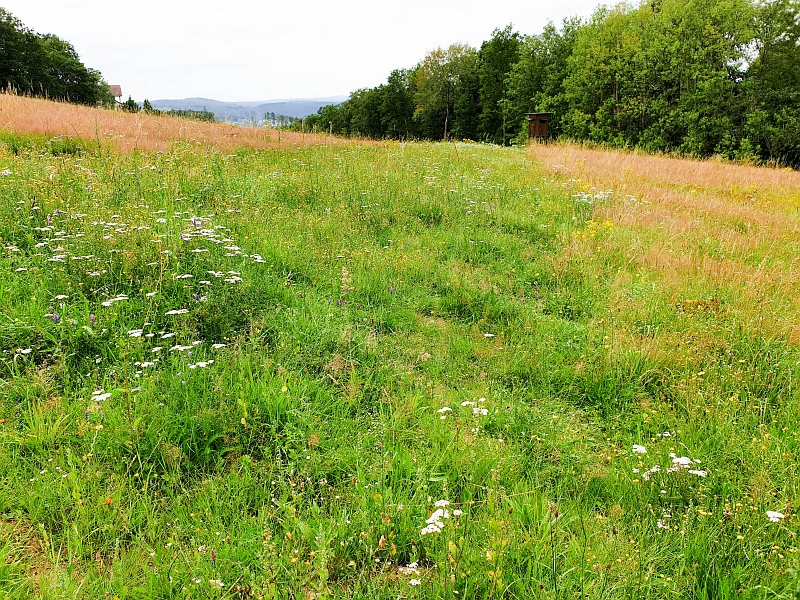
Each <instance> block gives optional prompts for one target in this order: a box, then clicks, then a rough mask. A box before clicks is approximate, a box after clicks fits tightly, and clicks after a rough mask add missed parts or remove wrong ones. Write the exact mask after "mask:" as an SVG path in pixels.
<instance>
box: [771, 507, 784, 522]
mask: <svg viewBox="0 0 800 600" xmlns="http://www.w3.org/2000/svg"><path fill="white" fill-rule="evenodd" d="M767 516H768V517H769V520H770V521H772V522H773V523H778V522H779V521H782V520H783V519H785V518H786V515H785V514H783V513H781V512H778V511H777V510H768V511H767Z"/></svg>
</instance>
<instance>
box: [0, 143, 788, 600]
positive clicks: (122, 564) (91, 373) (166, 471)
mask: <svg viewBox="0 0 800 600" xmlns="http://www.w3.org/2000/svg"><path fill="white" fill-rule="evenodd" d="M3 144H4V149H3V150H2V151H0V171H1V170H3V169H8V170H10V171H11V174H9V175H4V176H2V177H0V197H2V198H3V202H2V203H0V242H2V250H0V266H2V269H0V313H1V314H2V317H0V348H2V363H0V419H1V421H0V598H27V597H30V596H32V595H34V596H35V595H38V596H40V597H42V598H67V597H69V598H74V597H80V598H84V597H85V598H103V597H106V596H108V597H116V596H118V597H119V598H220V597H228V598H271V597H280V598H312V597H313V598H351V597H352V598H370V599H373V598H521V599H522V598H524V599H527V598H534V597H535V598H552V599H561V598H580V597H586V598H632V599H633V598H635V599H637V600H638V599H642V598H665V597H677V598H687V599H688V598H691V599H698V600H699V599H707V600H711V599H718V598H796V597H798V594H800V576H798V568H800V562H798V558H797V539H796V533H795V523H796V518H795V515H794V513H793V510H792V508H791V507H794V506H795V505H796V503H797V494H798V444H799V443H800V441H799V440H798V432H800V425H798V420H797V415H798V398H799V396H798V388H797V383H796V382H797V380H798V376H800V353H798V350H797V348H796V346H794V345H792V344H791V343H789V341H788V336H784V337H782V336H777V335H775V334H771V333H767V332H766V331H765V330H764V329H763V328H761V327H760V326H759V321H758V320H757V319H753V318H750V317H751V316H752V315H747V314H744V313H743V312H742V311H743V309H742V308H741V306H740V304H738V303H737V302H736V301H735V294H734V292H735V282H732V283H731V286H732V287H731V288H730V289H716V288H715V289H712V288H709V286H707V285H706V284H704V282H703V281H702V280H701V279H699V278H698V279H694V280H690V281H689V280H687V281H686V282H685V286H684V289H683V295H682V297H681V298H679V299H677V300H676V298H674V297H673V296H672V295H671V292H666V291H663V290H662V287H661V283H660V280H659V276H658V274H657V273H655V272H652V271H647V270H645V268H644V267H642V266H640V265H639V264H638V263H635V262H632V261H630V260H628V259H627V255H626V251H627V250H626V248H627V246H626V243H627V242H626V240H627V238H626V237H625V235H626V232H625V231H624V229H622V228H620V227H619V226H618V225H615V224H612V223H611V222H606V221H603V220H602V219H599V218H594V217H595V214H594V211H595V209H596V207H597V205H598V204H602V203H610V202H613V201H614V199H613V197H611V198H610V197H608V196H603V195H599V196H598V195H593V196H592V195H590V196H587V195H578V196H574V195H573V192H574V190H573V187H574V186H573V185H572V184H570V182H568V181H562V180H552V179H548V178H546V177H545V176H544V173H543V171H542V170H541V169H540V168H539V167H538V166H537V165H536V164H533V163H532V162H531V160H530V159H529V158H528V157H527V156H526V154H525V153H524V151H522V150H517V149H502V148H496V147H484V146H480V145H472V144H469V145H457V146H454V145H452V144H451V145H444V144H442V145H433V144H386V145H384V146H359V145H347V146H338V147H326V146H319V147H313V148H311V147H309V148H302V149H293V150H286V151H253V152H251V151H241V152H237V153H235V154H232V155H222V154H219V153H217V152H215V151H213V150H207V149H204V148H200V147H196V146H192V145H184V146H181V145H178V146H175V148H174V149H173V150H172V151H171V152H168V153H164V154H131V155H118V154H105V153H97V152H96V151H95V150H93V149H92V148H90V147H88V146H86V147H84V146H81V145H80V144H76V143H70V144H66V145H65V143H64V142H63V141H58V140H55V141H48V140H39V139H36V138H29V139H28V138H25V137H24V136H13V137H7V138H3ZM653 237H654V239H655V238H657V233H654V234H653ZM641 243H642V244H647V243H650V242H648V241H646V240H644V239H642V240H641ZM176 311H177V312H176ZM157 348H160V350H157ZM447 408H449V409H450V410H445V409H447ZM634 445H642V446H644V447H646V454H638V453H634V452H633V446H634ZM680 457H687V458H689V459H692V460H693V461H696V462H693V463H692V465H691V468H690V466H688V465H687V466H686V467H685V468H681V467H679V466H678V467H675V464H674V462H673V459H678V458H680ZM656 466H657V467H659V468H660V470H654V469H653V467H656ZM692 471H694V472H692ZM703 475H704V476H703ZM439 500H447V501H449V503H450V504H449V505H448V506H447V507H446V510H448V511H449V512H448V514H449V518H447V519H445V518H442V519H441V523H442V527H441V531H439V532H438V533H432V534H429V535H421V531H422V530H423V528H425V526H426V520H427V519H429V517H430V516H431V515H432V513H433V511H434V510H435V508H436V507H435V503H436V502H437V501H439ZM456 510H458V511H461V514H460V515H458V516H456V514H455V511H456ZM766 511H780V512H782V513H784V514H785V515H786V518H785V519H782V520H779V521H777V522H771V521H770V520H769V518H768V517H767V514H766ZM409 564H416V567H414V568H411V569H410V568H409V567H408V565H409ZM412 580H414V583H417V582H419V585H412ZM218 582H221V583H220V585H217V583H218Z"/></svg>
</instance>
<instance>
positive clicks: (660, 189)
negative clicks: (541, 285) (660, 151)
mask: <svg viewBox="0 0 800 600" xmlns="http://www.w3.org/2000/svg"><path fill="white" fill-rule="evenodd" d="M529 152H530V154H531V156H532V157H533V158H534V159H535V160H536V161H537V162H538V163H540V165H541V166H542V168H543V169H544V170H545V172H546V173H548V174H550V175H551V176H555V177H556V179H558V180H560V181H561V182H562V183H563V184H564V185H566V186H567V187H568V188H569V189H573V190H574V191H576V192H578V191H589V190H592V189H595V190H611V191H613V192H614V194H613V197H612V199H611V200H604V201H601V202H599V203H598V204H597V205H596V206H595V208H594V215H593V220H594V221H598V222H599V221H606V220H608V221H611V222H613V223H614V226H615V230H614V231H613V233H612V235H611V239H610V240H606V239H592V238H591V236H589V239H587V236H586V233H585V232H582V233H581V234H580V235H575V236H574V237H573V239H572V240H569V241H568V246H567V248H566V250H565V256H570V257H572V258H573V259H579V260H582V261H599V262H598V264H599V263H601V262H602V261H603V260H605V259H606V257H607V256H609V255H610V254H609V252H610V251H611V250H613V249H614V248H616V249H618V250H621V251H622V254H623V265H624V269H626V270H629V271H631V272H636V273H639V274H640V275H643V276H644V277H645V278H647V279H648V280H651V281H654V282H656V285H657V288H658V290H659V297H661V298H671V301H672V302H673V304H674V303H680V302H681V301H685V300H689V299H692V298H694V297H695V295H696V294H697V293H698V290H706V291H709V293H711V291H713V290H717V291H718V292H720V293H723V294H724V295H725V297H726V302H728V303H729V305H730V306H731V308H732V309H734V310H735V312H736V314H737V315H739V318H743V319H745V320H746V321H749V322H751V323H759V324H761V325H763V327H764V329H765V330H768V331H771V332H772V333H773V334H775V335H779V336H786V337H787V338H789V339H791V340H793V341H797V340H798V339H800V331H798V327H797V325H796V323H798V322H800V271H799V270H798V267H800V173H798V172H796V171H791V170H788V169H774V168H764V167H754V166H749V165H737V164H728V163H722V162H719V161H697V160H685V159H678V158H670V157H664V156H648V155H642V154H637V153H627V152H620V151H607V150H595V149H588V148H583V147H580V146H577V145H570V144H547V145H541V144H536V145H533V146H531V147H530V148H529ZM624 289H625V286H622V287H621V288H619V289H617V290H616V292H615V293H614V294H613V295H614V296H615V298H614V299H612V303H615V304H619V303H620V302H619V299H620V297H621V295H624V291H623V290H624ZM622 304H624V303H622ZM628 310H629V311H630V314H628V315H627V318H628V319H635V318H636V317H635V314H634V313H635V312H636V310H635V309H634V308H633V307H632V306H628ZM624 312H627V311H625V310H623V313H624Z"/></svg>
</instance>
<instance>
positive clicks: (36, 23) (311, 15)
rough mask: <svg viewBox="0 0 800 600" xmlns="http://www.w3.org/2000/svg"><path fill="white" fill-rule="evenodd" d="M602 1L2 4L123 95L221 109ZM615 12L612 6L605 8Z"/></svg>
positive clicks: (5, 0)
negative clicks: (219, 104)
mask: <svg viewBox="0 0 800 600" xmlns="http://www.w3.org/2000/svg"><path fill="white" fill-rule="evenodd" d="M601 3H603V0H558V1H555V2H554V1H552V0H549V1H542V0H405V1H399V0H339V1H338V2H337V1H332V0H292V1H288V0H284V1H281V2H275V1H270V0H263V1H259V0H223V1H215V2H211V1H208V0H194V1H191V2H190V1H188V0H131V1H126V0H0V6H2V7H3V8H5V9H6V10H8V11H9V12H11V13H12V14H14V15H15V16H16V17H17V18H19V19H20V20H21V21H22V22H23V23H24V24H25V25H27V26H28V27H29V28H31V29H33V30H34V31H36V32H38V33H53V34H56V35H58V36H59V37H61V38H63V39H65V40H67V41H69V42H71V43H72V45H73V46H74V47H75V49H76V50H77V51H78V54H80V56H81V60H83V62H84V63H85V64H86V65H87V66H88V67H92V68H94V69H97V70H99V71H100V72H101V73H102V74H103V76H104V77H105V79H106V80H107V81H108V83H113V84H120V85H121V86H122V91H123V94H124V95H125V98H127V97H128V95H129V94H130V95H131V96H132V97H133V98H134V100H138V101H142V100H143V99H145V98H148V99H150V100H157V99H165V98H188V97H195V96H197V97H204V98H213V99H216V100H225V101H237V100H238V101H246V100H253V101H254V100H269V99H278V98H317V97H325V96H337V95H346V94H349V93H350V92H352V91H353V90H356V89H358V88H363V87H373V86H376V85H379V84H381V83H384V82H385V81H386V77H387V76H388V75H389V73H390V71H391V70H392V69H397V68H407V67H411V66H413V65H414V64H416V63H417V62H418V61H419V60H420V59H422V58H423V57H424V56H425V54H427V52H429V51H430V50H433V49H434V48H436V47H437V46H448V45H450V44H451V43H454V42H462V43H468V44H471V45H473V46H475V47H479V46H480V44H481V42H482V41H484V40H487V39H489V38H490V37H491V34H492V30H494V29H495V28H502V27H505V26H506V25H508V24H509V23H513V25H514V28H515V29H516V30H517V31H519V32H520V33H523V34H532V33H539V32H540V31H541V30H542V27H544V25H545V24H546V23H547V21H548V20H552V21H554V22H555V23H560V22H561V20H562V19H563V18H564V17H568V16H572V15H580V16H583V17H588V16H590V15H591V14H592V12H593V11H594V8H595V7H596V6H597V5H598V4H601ZM609 3H613V2H609Z"/></svg>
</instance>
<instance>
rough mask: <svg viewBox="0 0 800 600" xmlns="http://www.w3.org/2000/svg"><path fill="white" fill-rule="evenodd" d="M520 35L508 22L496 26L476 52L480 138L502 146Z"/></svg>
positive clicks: (504, 138) (505, 136)
mask: <svg viewBox="0 0 800 600" xmlns="http://www.w3.org/2000/svg"><path fill="white" fill-rule="evenodd" d="M519 48H520V36H519V34H518V33H517V32H515V31H513V29H512V26H511V25H507V26H506V27H505V28H504V29H495V30H494V31H493V32H492V38H491V39H490V40H489V41H486V42H484V43H483V44H482V45H481V49H480V51H479V52H478V78H479V81H480V125H479V127H478V133H479V135H480V137H481V139H486V140H489V141H491V142H495V143H498V144H499V143H502V144H503V145H505V143H506V141H507V140H508V135H507V134H508V125H509V123H508V116H509V115H508V109H509V104H508V82H507V78H508V75H509V74H510V73H511V68H512V67H513V66H514V64H515V63H516V62H517V61H518V60H519Z"/></svg>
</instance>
